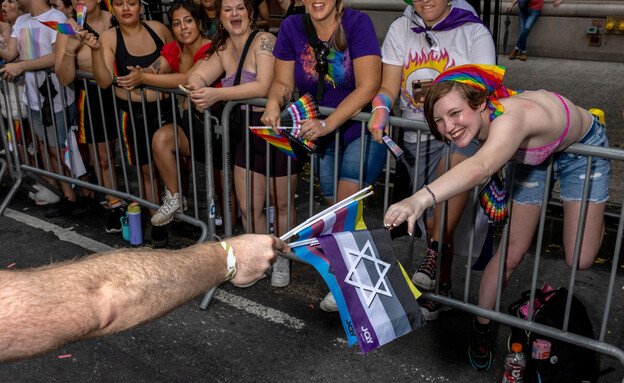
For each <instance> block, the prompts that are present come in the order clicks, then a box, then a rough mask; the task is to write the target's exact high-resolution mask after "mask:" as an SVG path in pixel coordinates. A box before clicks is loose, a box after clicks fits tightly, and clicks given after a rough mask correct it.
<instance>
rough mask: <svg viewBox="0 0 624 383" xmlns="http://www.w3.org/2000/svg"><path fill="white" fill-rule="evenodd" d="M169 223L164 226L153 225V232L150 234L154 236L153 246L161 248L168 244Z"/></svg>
mask: <svg viewBox="0 0 624 383" xmlns="http://www.w3.org/2000/svg"><path fill="white" fill-rule="evenodd" d="M168 229H169V225H168V224H167V225H163V226H153V225H152V233H151V234H150V236H151V238H152V246H154V247H156V248H161V247H165V246H167V239H168V236H169V230H168Z"/></svg>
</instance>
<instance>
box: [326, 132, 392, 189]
mask: <svg viewBox="0 0 624 383" xmlns="http://www.w3.org/2000/svg"><path fill="white" fill-rule="evenodd" d="M364 140H365V141H364V175H363V179H364V186H368V185H372V184H373V183H375V180H376V179H377V177H378V176H379V174H380V173H381V171H382V170H383V168H384V166H386V155H387V151H388V150H387V149H386V146H385V145H382V144H379V143H377V142H375V141H374V140H373V138H372V136H371V135H370V134H367V135H365V136H364ZM361 142H362V137H358V138H357V139H355V140H353V141H351V142H350V143H349V144H347V145H346V147H340V149H339V152H338V177H336V178H337V179H338V180H339V181H348V182H353V183H358V182H359V181H360V145H361ZM334 158H335V144H334V143H333V142H332V143H330V144H329V145H328V146H327V149H325V153H324V154H322V155H317V156H316V168H317V169H318V177H319V181H320V183H321V191H322V192H323V196H324V197H325V198H326V199H332V198H334V177H335V175H334Z"/></svg>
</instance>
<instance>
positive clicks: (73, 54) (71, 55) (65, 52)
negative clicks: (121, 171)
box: [63, 49, 76, 57]
mask: <svg viewBox="0 0 624 383" xmlns="http://www.w3.org/2000/svg"><path fill="white" fill-rule="evenodd" d="M63 54H64V55H66V56H70V57H76V54H75V53H68V52H67V51H66V50H65V49H63Z"/></svg>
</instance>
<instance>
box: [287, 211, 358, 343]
mask: <svg viewBox="0 0 624 383" xmlns="http://www.w3.org/2000/svg"><path fill="white" fill-rule="evenodd" d="M362 213H363V205H362V201H353V202H351V203H350V204H348V205H347V206H345V207H343V208H341V209H338V210H336V211H335V212H334V213H333V214H328V215H327V216H325V217H323V219H321V220H319V221H318V222H315V223H313V224H312V225H309V226H307V227H305V228H304V229H302V230H301V231H300V232H299V233H297V234H298V235H299V240H304V239H308V238H314V237H318V236H321V235H325V234H329V233H334V232H340V231H345V230H346V231H353V230H363V229H366V224H365V223H364V218H363V214H362ZM293 251H294V252H295V254H297V256H298V257H299V258H301V259H303V260H304V261H306V262H308V263H310V264H311V265H312V266H314V268H315V269H316V270H317V271H318V272H319V273H320V274H321V276H322V277H323V279H324V280H325V283H327V286H329V290H330V291H331V292H332V294H333V295H334V299H335V300H336V304H337V305H338V312H339V313H340V319H341V321H342V326H343V327H344V330H345V334H346V335H347V340H348V341H349V346H352V345H354V344H355V343H357V341H358V340H357V336H356V334H355V327H354V326H353V321H352V320H351V316H350V315H349V310H348V308H347V304H346V302H345V298H344V297H343V295H342V291H341V290H340V286H339V285H338V281H336V276H335V275H334V272H333V271H332V267H331V264H330V262H329V259H328V258H327V256H326V255H325V253H324V252H323V250H322V249H321V248H320V246H318V245H317V246H313V245H307V246H298V247H293Z"/></svg>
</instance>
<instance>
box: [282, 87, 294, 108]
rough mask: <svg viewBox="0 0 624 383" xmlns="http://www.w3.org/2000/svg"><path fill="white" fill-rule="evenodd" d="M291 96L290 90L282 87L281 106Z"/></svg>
mask: <svg viewBox="0 0 624 383" xmlns="http://www.w3.org/2000/svg"><path fill="white" fill-rule="evenodd" d="M291 97H292V91H291V90H290V89H286V88H284V91H283V92H282V105H281V106H285V105H286V104H287V103H288V101H290V99H291Z"/></svg>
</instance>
